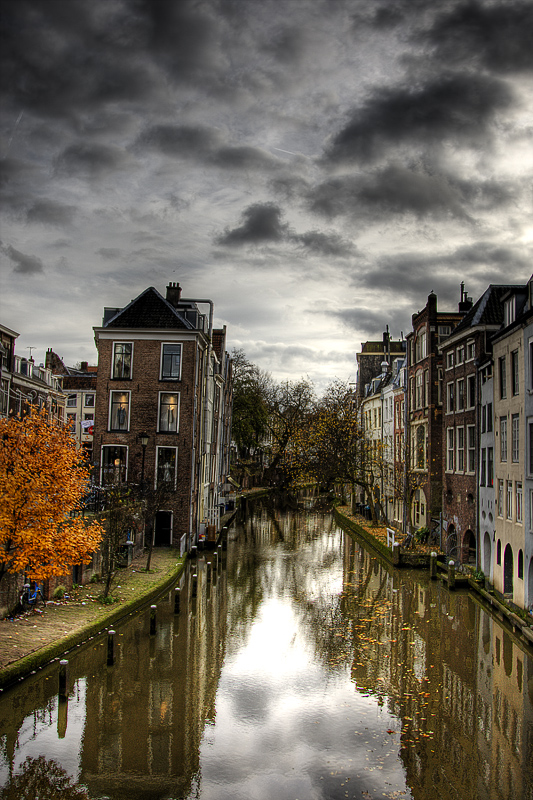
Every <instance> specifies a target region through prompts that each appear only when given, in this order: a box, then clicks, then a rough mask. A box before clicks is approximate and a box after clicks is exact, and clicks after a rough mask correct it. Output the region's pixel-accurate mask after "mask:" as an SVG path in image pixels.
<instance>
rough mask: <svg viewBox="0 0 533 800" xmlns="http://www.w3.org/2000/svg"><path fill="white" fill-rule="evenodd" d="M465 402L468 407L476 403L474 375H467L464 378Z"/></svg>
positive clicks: (472, 406)
mask: <svg viewBox="0 0 533 800" xmlns="http://www.w3.org/2000/svg"><path fill="white" fill-rule="evenodd" d="M466 403H467V406H468V408H474V406H475V405H476V376H475V375H469V376H468V378H467V379H466Z"/></svg>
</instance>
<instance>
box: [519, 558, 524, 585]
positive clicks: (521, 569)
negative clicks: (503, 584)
mask: <svg viewBox="0 0 533 800" xmlns="http://www.w3.org/2000/svg"><path fill="white" fill-rule="evenodd" d="M518 577H519V578H520V580H521V581H523V580H524V554H523V552H522V550H519V551H518Z"/></svg>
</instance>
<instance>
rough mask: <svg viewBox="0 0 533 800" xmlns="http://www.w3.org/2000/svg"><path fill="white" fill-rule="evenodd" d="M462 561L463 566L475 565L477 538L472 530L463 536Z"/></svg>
mask: <svg viewBox="0 0 533 800" xmlns="http://www.w3.org/2000/svg"><path fill="white" fill-rule="evenodd" d="M461 550H462V553H461V555H462V559H461V561H462V562H463V564H475V563H476V557H477V546H476V537H475V536H474V534H473V533H472V531H471V530H470V529H468V530H467V531H466V532H465V535H464V536H463V546H462V548H461Z"/></svg>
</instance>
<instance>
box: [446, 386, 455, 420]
mask: <svg viewBox="0 0 533 800" xmlns="http://www.w3.org/2000/svg"><path fill="white" fill-rule="evenodd" d="M453 390H454V384H453V382H450V383H447V384H446V412H447V413H448V414H450V413H451V412H452V411H453V410H454V404H453V395H454V391H453Z"/></svg>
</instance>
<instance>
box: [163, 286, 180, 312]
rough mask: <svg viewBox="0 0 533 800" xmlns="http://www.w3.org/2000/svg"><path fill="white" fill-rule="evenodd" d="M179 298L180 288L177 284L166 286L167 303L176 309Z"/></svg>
mask: <svg viewBox="0 0 533 800" xmlns="http://www.w3.org/2000/svg"><path fill="white" fill-rule="evenodd" d="M180 297H181V286H180V285H179V283H172V282H171V283H169V284H168V286H167V298H166V299H167V300H168V302H169V303H170V304H171V305H172V306H174V308H177V307H178V303H179V301H180Z"/></svg>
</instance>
